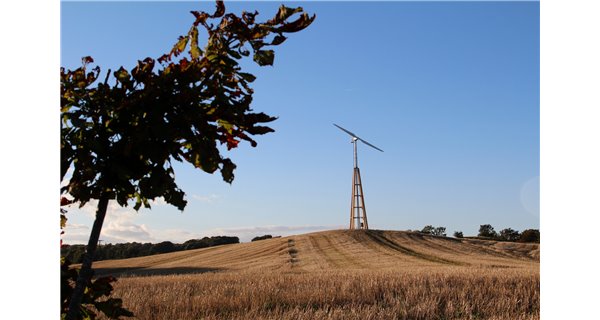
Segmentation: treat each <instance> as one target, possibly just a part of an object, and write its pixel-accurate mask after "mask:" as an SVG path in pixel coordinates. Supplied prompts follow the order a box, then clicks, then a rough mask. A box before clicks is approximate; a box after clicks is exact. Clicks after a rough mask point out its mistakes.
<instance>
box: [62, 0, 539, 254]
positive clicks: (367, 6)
mask: <svg viewBox="0 0 600 320" xmlns="http://www.w3.org/2000/svg"><path fill="white" fill-rule="evenodd" d="M279 4H280V3H279V2H268V3H265V2H261V3H256V2H248V3H246V2H244V3H239V2H236V3H226V5H227V7H228V9H229V10H231V11H234V12H238V13H239V12H241V10H243V9H246V10H255V9H256V10H258V11H259V12H260V15H259V17H262V19H268V18H270V17H271V16H272V15H273V14H274V13H275V12H276V10H277V7H278V6H279ZM286 4H287V5H288V6H295V5H302V6H303V7H304V8H305V10H306V11H308V12H309V13H316V14H317V19H316V20H315V22H314V23H313V25H311V26H310V27H309V28H308V29H306V30H304V31H302V32H300V33H298V34H292V35H291V36H290V38H289V39H288V40H287V41H286V42H285V43H284V44H283V45H281V46H280V47H279V48H278V49H277V50H276V58H275V65H274V67H266V68H259V67H258V66H256V65H254V64H253V63H247V64H244V65H245V66H246V67H247V68H248V70H250V71H251V72H252V73H254V74H255V75H257V77H258V79H257V80H256V82H255V85H254V89H255V95H254V105H253V108H254V110H255V111H261V112H266V113H268V114H271V115H274V116H278V117H279V119H278V120H277V121H275V122H274V123H273V124H272V127H273V128H274V129H275V130H276V132H275V133H272V134H268V135H265V136H258V137H257V141H258V143H259V144H258V147H257V148H252V147H250V146H249V145H248V144H240V147H239V148H238V149H234V150H232V151H231V152H230V153H229V154H228V156H230V157H231V158H232V159H233V161H234V162H235V163H236V164H237V165H238V169H237V170H236V179H235V181H234V182H233V184H232V185H228V184H226V183H224V182H223V181H222V180H221V179H220V177H219V176H218V175H215V176H211V175H208V174H206V173H204V172H202V171H200V170H194V169H193V168H192V167H191V166H189V165H185V164H182V165H178V166H177V167H176V176H177V181H178V183H179V185H180V187H182V189H183V190H184V191H185V192H186V193H187V199H188V206H187V208H186V210H185V211H184V212H183V213H181V212H179V211H178V210H177V209H175V208H174V207H169V206H167V205H164V204H162V203H161V202H160V201H158V202H157V203H156V204H155V205H154V206H153V209H152V210H140V212H138V213H136V212H135V211H133V209H130V208H119V207H117V206H116V205H113V206H111V208H110V211H109V215H108V217H107V220H106V221H105V228H104V230H103V234H102V236H101V238H103V239H105V241H109V242H126V241H144V242H145V241H151V242H157V241H163V240H170V241H174V242H181V241H185V240H187V239H191V238H196V237H202V236H205V235H209V236H210V235H220V234H222V235H238V236H240V238H241V239H242V240H243V241H248V240H249V238H251V237H253V236H256V235H262V234H266V233H269V234H273V235H287V234H295V233H303V232H309V231H314V230H324V229H337V228H345V227H347V225H348V222H349V221H348V220H349V205H350V201H349V200H350V191H351V186H350V183H351V178H352V145H351V144H350V143H349V142H350V140H349V138H348V136H347V135H345V134H344V133H343V132H341V131H339V130H338V129H336V128H335V127H334V126H333V125H332V123H337V124H339V125H341V126H343V127H345V128H347V129H349V130H351V131H353V132H355V133H357V134H358V135H359V136H361V137H362V138H364V139H365V140H367V141H369V142H371V143H373V144H375V145H376V146H378V147H380V148H382V149H383V150H385V152H384V153H380V152H378V151H375V150H372V149H370V148H366V147H365V146H364V145H359V164H360V167H361V174H362V180H363V187H364V192H365V201H366V206H367V213H368V217H369V224H370V227H371V228H376V229H392V230H406V229H421V228H422V227H423V226H425V225H427V224H431V225H434V226H445V227H446V228H447V232H448V234H449V235H451V234H452V232H453V231H455V230H461V231H463V233H465V235H473V234H476V233H477V230H478V228H479V225H480V224H487V223H489V224H492V225H493V226H494V227H495V228H496V230H500V229H503V228H506V227H512V228H513V229H517V230H523V229H527V228H539V204H538V198H539V170H540V167H539V151H540V147H539V146H540V139H539V131H540V126H539V117H540V113H539V103H540V101H539V82H540V79H539V72H540V70H539V63H540V60H539V56H540V52H539V45H540V42H539V37H540V33H539V22H540V20H539V3H538V2H424V3H414V2H377V3H373V2H305V3H293V2H286ZM213 7H214V4H213V3H211V2H203V3H201V4H197V3H193V2H181V3H156V2H144V3H139V2H130V3H124V2H123V3H122V2H102V3H73V2H63V3H61V63H60V64H61V66H64V67H66V68H76V67H77V66H79V65H80V61H81V57H82V56H86V55H91V56H92V57H94V59H95V61H96V63H97V64H98V65H99V66H101V67H102V68H103V70H107V69H108V68H112V69H113V70H115V69H117V68H118V67H119V66H121V65H123V66H125V67H126V68H127V69H131V68H132V67H134V66H135V62H136V60H138V59H143V58H145V57H147V56H150V57H155V58H156V57H158V56H160V55H161V54H162V53H164V52H167V51H168V50H169V49H170V48H171V46H172V44H173V43H174V42H175V40H176V38H177V36H179V35H180V34H183V33H185V32H186V31H187V30H188V28H189V25H190V24H191V22H192V21H193V17H192V15H191V14H189V11H190V10H207V11H211V10H213ZM93 210H94V208H93V207H89V208H88V207H84V208H83V209H75V208H72V209H71V210H70V213H69V215H68V217H69V224H70V225H69V227H68V228H67V231H66V235H65V236H64V239H65V240H66V241H67V242H71V243H83V242H84V241H85V239H87V237H88V236H89V227H90V226H91V224H92V221H93Z"/></svg>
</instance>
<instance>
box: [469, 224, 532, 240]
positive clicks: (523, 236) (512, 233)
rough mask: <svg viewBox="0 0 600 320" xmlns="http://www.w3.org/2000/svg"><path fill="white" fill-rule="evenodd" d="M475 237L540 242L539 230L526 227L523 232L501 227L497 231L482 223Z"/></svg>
mask: <svg viewBox="0 0 600 320" xmlns="http://www.w3.org/2000/svg"><path fill="white" fill-rule="evenodd" d="M477 238H488V239H494V240H500V241H512V242H534V243H540V230H538V229H526V230H523V232H519V231H517V230H513V229H512V228H506V229H502V230H501V231H500V232H499V233H498V232H496V231H495V230H494V227H492V225H490V224H482V225H480V226H479V234H477Z"/></svg>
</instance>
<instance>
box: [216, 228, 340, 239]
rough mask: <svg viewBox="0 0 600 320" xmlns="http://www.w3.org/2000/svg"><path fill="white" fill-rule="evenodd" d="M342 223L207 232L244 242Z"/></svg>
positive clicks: (313, 230) (221, 229)
mask: <svg viewBox="0 0 600 320" xmlns="http://www.w3.org/2000/svg"><path fill="white" fill-rule="evenodd" d="M343 228H344V226H342V225H329V226H318V225H316V226H315V225H302V226H277V225H267V226H248V227H234V228H216V229H212V230H208V231H206V232H205V233H206V234H207V235H208V236H219V235H224V236H236V237H239V238H240V241H242V242H248V241H250V240H251V239H252V238H253V237H255V236H262V235H265V234H270V235H272V236H289V235H294V234H303V233H309V232H316V231H324V230H335V229H343Z"/></svg>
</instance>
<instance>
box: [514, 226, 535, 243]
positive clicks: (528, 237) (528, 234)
mask: <svg viewBox="0 0 600 320" xmlns="http://www.w3.org/2000/svg"><path fill="white" fill-rule="evenodd" d="M519 242H535V243H540V230H538V229H526V230H523V232H521V237H520V239H519Z"/></svg>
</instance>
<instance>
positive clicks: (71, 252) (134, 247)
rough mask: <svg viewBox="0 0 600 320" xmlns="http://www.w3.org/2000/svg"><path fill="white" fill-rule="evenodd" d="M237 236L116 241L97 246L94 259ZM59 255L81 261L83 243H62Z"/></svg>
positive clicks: (196, 246)
mask: <svg viewBox="0 0 600 320" xmlns="http://www.w3.org/2000/svg"><path fill="white" fill-rule="evenodd" d="M239 242H240V239H239V238H238V237H227V236H216V237H210V238H209V237H204V238H202V239H191V240H188V241H186V242H184V243H172V242H170V241H163V242H159V243H139V242H128V243H117V244H105V245H101V246H98V248H97V249H96V250H97V251H96V255H95V258H94V261H100V260H109V259H127V258H134V257H143V256H151V255H155V254H160V253H169V252H175V251H183V250H192V249H200V248H207V247H213V246H219V245H223V244H231V243H239ZM60 251H61V256H63V257H65V258H66V259H68V260H69V261H71V262H73V263H81V259H82V257H83V254H84V252H85V245H82V244H75V245H68V244H64V245H62V247H61V250H60Z"/></svg>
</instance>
